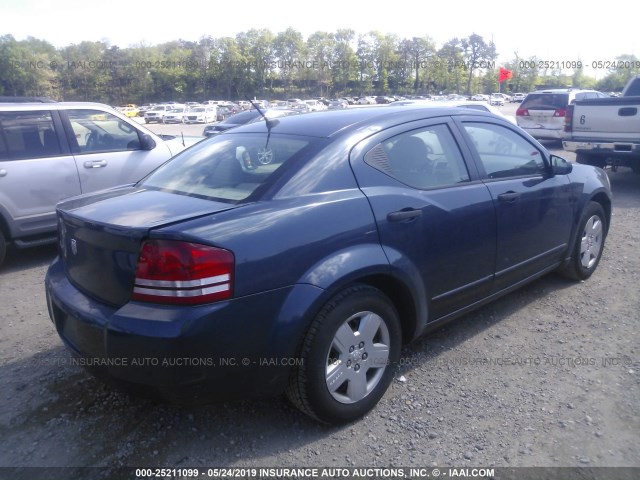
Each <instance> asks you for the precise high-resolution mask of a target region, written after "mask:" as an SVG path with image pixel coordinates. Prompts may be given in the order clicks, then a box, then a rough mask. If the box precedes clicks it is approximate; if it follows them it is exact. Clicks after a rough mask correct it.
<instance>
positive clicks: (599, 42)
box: [0, 0, 640, 77]
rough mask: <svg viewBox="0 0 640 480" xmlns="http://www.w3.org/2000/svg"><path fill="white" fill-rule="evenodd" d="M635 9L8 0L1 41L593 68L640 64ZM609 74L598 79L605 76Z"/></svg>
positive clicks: (516, 0) (350, 0)
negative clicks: (467, 44)
mask: <svg viewBox="0 0 640 480" xmlns="http://www.w3.org/2000/svg"><path fill="white" fill-rule="evenodd" d="M632 4H634V2H626V3H623V2H622V1H621V0H610V1H608V2H604V3H602V4H601V5H602V6H598V7H596V6H595V5H594V4H588V3H585V2H571V1H561V0H554V1H549V0H535V1H529V0H512V1H502V2H500V1H494V2H488V1H485V2H483V1H477V0H476V1H468V0H449V1H441V2H418V1H416V0H413V1H411V2H409V1H406V0H395V1H390V2H387V1H384V2H383V1H380V2H373V1H366V2H365V1H360V0H339V1H338V0H322V1H316V2H310V1H304V2H303V1H291V0H282V1H276V0H273V1H268V0H260V1H256V0H244V1H242V0H239V1H230V2H229V1H215V2H214V1H206V0H204V1H202V0H200V1H194V0H180V1H173V2H160V1H153V2H149V1H140V0H135V1H131V0H102V1H95V0H93V1H92V0H0V35H6V34H11V35H13V36H14V37H15V38H16V39H17V40H22V39H25V38H27V37H28V36H32V37H36V38H39V39H42V40H46V41H48V42H49V43H51V44H53V45H54V46H56V47H64V46H67V45H71V44H74V43H75V44H77V43H80V42H82V41H84V40H90V41H98V40H100V41H104V42H107V43H109V44H110V45H117V46H119V47H129V46H133V45H140V44H144V45H155V44H158V43H162V42H166V41H170V40H177V39H183V40H193V41H197V40H198V39H199V38H201V37H202V36H208V35H210V36H212V37H223V36H234V35H235V34H237V33H239V32H244V31H247V30H249V29H251V28H268V29H270V30H271V31H272V32H274V33H278V32H281V31H284V30H286V29H287V27H293V28H295V29H296V30H298V31H299V32H301V33H302V35H303V36H304V37H305V39H306V38H307V37H308V36H309V35H310V34H312V33H313V32H316V31H325V32H334V31H336V30H337V29H339V28H351V29H353V30H355V31H356V33H367V32H369V31H371V30H378V31H380V32H382V33H394V34H396V35H398V36H399V37H401V38H411V37H414V36H418V37H422V36H427V35H428V36H430V37H431V38H432V39H433V40H434V41H435V42H436V44H437V46H438V47H440V46H441V45H442V44H443V43H444V42H446V41H447V40H450V39H451V38H453V37H468V36H469V35H471V34H472V33H477V34H479V35H481V36H482V37H484V39H485V40H486V41H489V40H491V39H493V41H494V43H495V44H496V47H497V50H498V54H499V61H501V62H504V61H506V60H510V59H513V58H514V57H515V52H517V54H518V56H519V57H520V58H527V57H530V56H532V55H536V56H537V57H538V59H540V60H549V61H562V60H564V61H575V60H582V62H583V63H585V64H586V65H590V64H591V63H592V62H596V61H610V60H613V59H614V58H615V57H616V56H618V55H621V54H633V55H636V56H637V57H640V40H639V39H638V35H637V33H636V28H635V23H634V22H637V18H636V17H637V15H635V14H634V16H633V17H634V18H631V17H629V16H626V17H625V14H624V12H629V11H630V9H631V10H636V13H638V10H639V9H638V8H637V6H636V7H631V5H632ZM604 74H606V72H600V74H599V75H597V76H598V77H602V76H604Z"/></svg>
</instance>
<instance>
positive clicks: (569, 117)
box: [564, 105, 573, 133]
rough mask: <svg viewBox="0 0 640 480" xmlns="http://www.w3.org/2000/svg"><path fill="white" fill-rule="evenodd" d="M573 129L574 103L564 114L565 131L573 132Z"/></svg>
mask: <svg viewBox="0 0 640 480" xmlns="http://www.w3.org/2000/svg"><path fill="white" fill-rule="evenodd" d="M572 130H573V105H569V106H568V107H567V111H566V113H565V114H564V131H565V132H567V133H571V131H572Z"/></svg>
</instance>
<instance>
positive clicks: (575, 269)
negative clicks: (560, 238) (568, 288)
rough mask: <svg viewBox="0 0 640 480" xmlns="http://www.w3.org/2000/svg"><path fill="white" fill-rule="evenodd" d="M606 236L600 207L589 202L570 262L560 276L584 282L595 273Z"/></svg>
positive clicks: (603, 217) (583, 214)
mask: <svg viewBox="0 0 640 480" xmlns="http://www.w3.org/2000/svg"><path fill="white" fill-rule="evenodd" d="M606 236H607V220H606V216H605V214H604V209H603V208H602V205H600V204H599V203H597V202H590V203H589V204H588V205H587V207H586V208H585V210H584V212H583V213H582V218H581V219H580V225H579V230H578V236H577V238H576V242H575V245H574V247H573V252H572V255H571V260H570V262H569V264H568V265H567V266H566V267H565V268H564V270H562V272H561V273H562V274H563V275H564V276H566V277H569V278H571V279H574V280H586V279H587V278H589V277H590V276H591V275H592V274H593V272H595V270H596V268H597V267H598V263H600V258H601V257H602V251H603V250H604V241H605V238H606Z"/></svg>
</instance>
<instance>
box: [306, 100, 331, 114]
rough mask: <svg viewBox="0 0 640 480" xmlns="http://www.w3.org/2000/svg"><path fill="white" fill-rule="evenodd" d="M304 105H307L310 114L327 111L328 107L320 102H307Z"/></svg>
mask: <svg viewBox="0 0 640 480" xmlns="http://www.w3.org/2000/svg"><path fill="white" fill-rule="evenodd" d="M304 103H306V104H307V106H308V108H309V111H310V112H320V111H322V110H326V109H327V106H326V105H325V104H324V103H322V102H319V101H318V100H305V101H304Z"/></svg>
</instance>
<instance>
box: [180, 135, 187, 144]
mask: <svg viewBox="0 0 640 480" xmlns="http://www.w3.org/2000/svg"><path fill="white" fill-rule="evenodd" d="M180 135H181V136H182V146H183V147H186V145H185V144H184V132H182V131H181V132H180Z"/></svg>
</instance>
